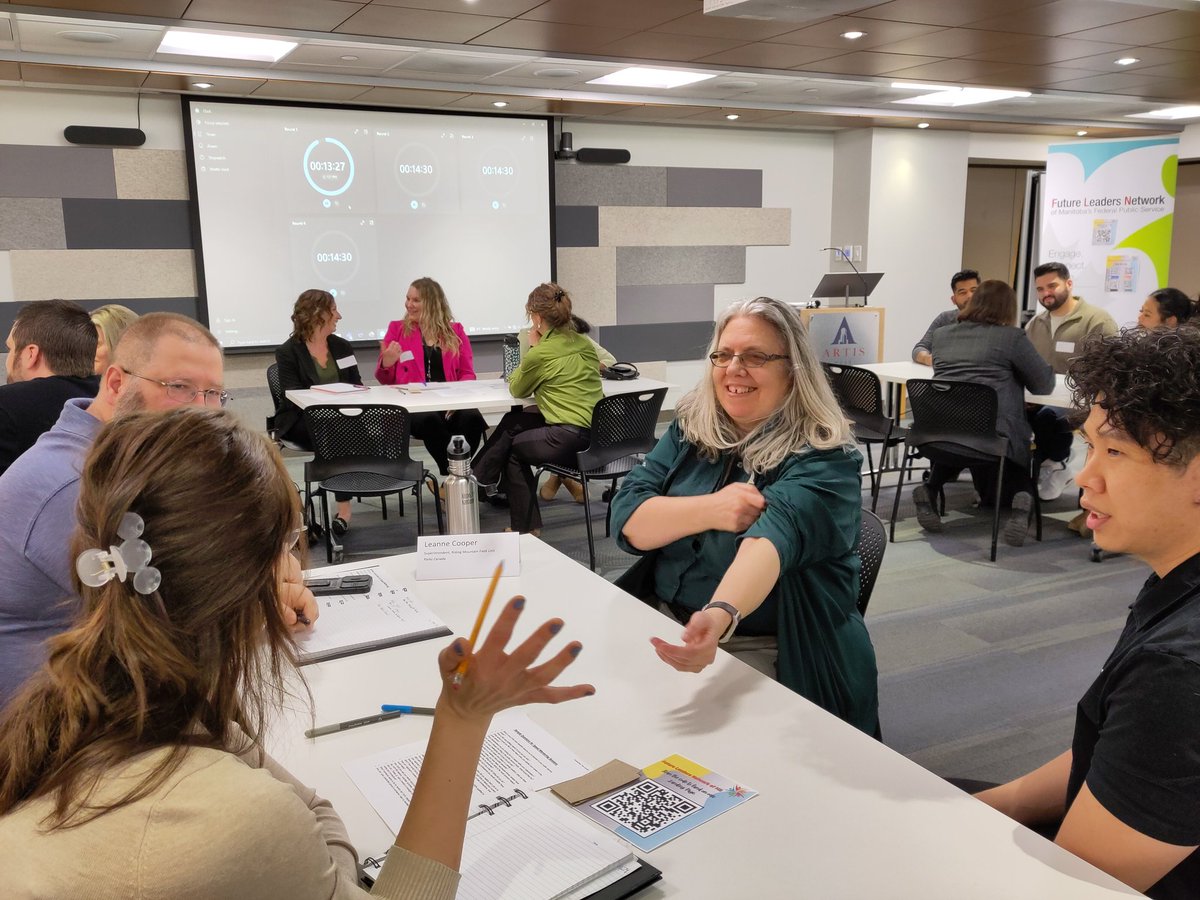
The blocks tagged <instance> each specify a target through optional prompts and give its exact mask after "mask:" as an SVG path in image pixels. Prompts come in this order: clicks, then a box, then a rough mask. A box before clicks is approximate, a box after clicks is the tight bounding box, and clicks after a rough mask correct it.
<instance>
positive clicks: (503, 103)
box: [492, 100, 508, 109]
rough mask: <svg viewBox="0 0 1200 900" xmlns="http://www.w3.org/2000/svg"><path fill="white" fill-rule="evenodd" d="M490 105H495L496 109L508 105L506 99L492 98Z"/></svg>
mask: <svg viewBox="0 0 1200 900" xmlns="http://www.w3.org/2000/svg"><path fill="white" fill-rule="evenodd" d="M492 106H494V107H496V108H497V109H504V107H506V106H508V101H507V100H493V101H492Z"/></svg>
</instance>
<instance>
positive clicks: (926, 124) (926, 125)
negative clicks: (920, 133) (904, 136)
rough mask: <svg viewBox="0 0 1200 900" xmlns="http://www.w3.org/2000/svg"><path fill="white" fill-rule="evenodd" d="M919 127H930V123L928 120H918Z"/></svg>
mask: <svg viewBox="0 0 1200 900" xmlns="http://www.w3.org/2000/svg"><path fill="white" fill-rule="evenodd" d="M917 127H918V128H928V127H929V123H928V122H918V123H917Z"/></svg>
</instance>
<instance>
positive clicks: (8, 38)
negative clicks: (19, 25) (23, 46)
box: [0, 17, 13, 45]
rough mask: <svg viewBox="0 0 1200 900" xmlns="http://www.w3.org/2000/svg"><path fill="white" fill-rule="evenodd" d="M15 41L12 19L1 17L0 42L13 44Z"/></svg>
mask: <svg viewBox="0 0 1200 900" xmlns="http://www.w3.org/2000/svg"><path fill="white" fill-rule="evenodd" d="M12 43H13V30H12V19H10V18H7V17H5V18H3V19H0V44H4V45H11V44H12Z"/></svg>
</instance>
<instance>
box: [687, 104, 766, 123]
mask: <svg viewBox="0 0 1200 900" xmlns="http://www.w3.org/2000/svg"><path fill="white" fill-rule="evenodd" d="M689 108H690V109H692V110H693V112H690V113H688V115H687V116H686V118H687V122H688V124H691V123H693V122H714V123H720V124H721V125H729V126H730V127H734V128H736V127H737V126H739V125H749V124H751V123H753V122H764V121H767V120H774V119H776V118H777V117H778V116H779V114H780V112H781V111H780V110H778V109H738V108H735V107H722V106H716V107H712V106H710V107H704V108H702V109H699V110H696V109H695V107H689ZM730 115H735V116H737V119H735V120H734V121H733V122H731V121H730V120H729V119H727V118H726V116H730ZM681 118H682V117H681ZM735 123H736V124H735Z"/></svg>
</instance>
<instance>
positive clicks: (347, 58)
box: [338, 53, 358, 62]
mask: <svg viewBox="0 0 1200 900" xmlns="http://www.w3.org/2000/svg"><path fill="white" fill-rule="evenodd" d="M338 59H340V60H342V62H357V61H358V57H357V56H355V55H354V54H353V53H347V54H346V55H345V56H339V57H338Z"/></svg>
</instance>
